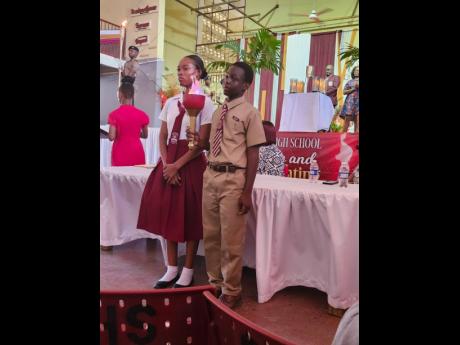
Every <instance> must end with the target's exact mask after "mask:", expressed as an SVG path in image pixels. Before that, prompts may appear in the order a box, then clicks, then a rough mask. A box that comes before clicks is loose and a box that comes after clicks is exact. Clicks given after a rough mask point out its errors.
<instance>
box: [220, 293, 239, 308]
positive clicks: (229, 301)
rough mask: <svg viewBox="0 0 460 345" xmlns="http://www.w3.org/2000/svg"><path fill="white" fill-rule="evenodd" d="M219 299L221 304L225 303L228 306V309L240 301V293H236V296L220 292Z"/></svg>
mask: <svg viewBox="0 0 460 345" xmlns="http://www.w3.org/2000/svg"><path fill="white" fill-rule="evenodd" d="M219 300H220V301H221V302H222V303H223V304H225V305H226V306H227V307H229V308H230V309H233V308H236V307H237V306H239V305H240V304H241V302H242V300H241V294H240V295H237V296H231V295H226V294H222V295H220V297H219Z"/></svg>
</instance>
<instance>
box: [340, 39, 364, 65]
mask: <svg viewBox="0 0 460 345" xmlns="http://www.w3.org/2000/svg"><path fill="white" fill-rule="evenodd" d="M339 55H340V60H345V59H348V61H347V62H345V67H346V68H351V66H353V65H354V64H355V62H357V61H359V47H354V46H352V45H351V44H348V48H347V49H346V50H344V51H343V52H341V53H340V54H339Z"/></svg>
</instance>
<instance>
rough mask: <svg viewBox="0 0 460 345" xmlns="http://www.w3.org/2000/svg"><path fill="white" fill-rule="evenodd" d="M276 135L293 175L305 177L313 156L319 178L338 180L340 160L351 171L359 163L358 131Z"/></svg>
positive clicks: (277, 142)
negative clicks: (317, 166) (318, 171)
mask: <svg viewBox="0 0 460 345" xmlns="http://www.w3.org/2000/svg"><path fill="white" fill-rule="evenodd" d="M276 136H277V137H276V144H277V146H278V148H279V149H280V150H281V152H283V154H284V156H285V158H286V161H285V163H286V164H288V166H289V170H290V171H291V175H292V176H293V177H301V178H302V177H303V178H306V177H307V176H308V175H307V173H306V172H307V171H308V170H309V169H310V162H311V161H312V160H313V159H316V161H317V162H318V165H319V170H320V177H319V178H320V180H337V177H338V172H339V168H340V164H341V162H342V161H346V162H348V165H349V166H350V172H353V171H354V169H355V168H356V166H357V165H358V162H359V154H358V150H357V148H356V146H357V145H358V142H359V137H358V135H357V134H350V133H305V132H277V133H276Z"/></svg>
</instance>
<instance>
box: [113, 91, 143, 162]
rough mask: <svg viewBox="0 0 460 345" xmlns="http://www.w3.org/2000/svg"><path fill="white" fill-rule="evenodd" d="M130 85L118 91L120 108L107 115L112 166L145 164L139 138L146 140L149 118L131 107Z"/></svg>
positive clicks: (131, 92) (132, 92)
mask: <svg viewBox="0 0 460 345" xmlns="http://www.w3.org/2000/svg"><path fill="white" fill-rule="evenodd" d="M133 96H134V87H133V85H132V84H129V83H123V84H122V85H121V86H120V88H119V89H118V100H119V102H120V104H121V105H120V107H119V108H118V109H116V110H114V111H112V112H111V113H110V114H109V119H108V123H109V124H110V128H109V140H110V141H113V146H112V166H124V165H138V164H145V153H144V148H143V147H142V143H141V139H140V138H147V135H148V127H147V125H148V124H149V117H148V116H147V114H146V113H144V112H143V111H142V110H139V109H137V108H136V107H135V106H133V105H131V104H132V100H133Z"/></svg>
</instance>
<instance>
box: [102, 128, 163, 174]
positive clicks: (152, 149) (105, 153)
mask: <svg viewBox="0 0 460 345" xmlns="http://www.w3.org/2000/svg"><path fill="white" fill-rule="evenodd" d="M101 128H102V129H103V130H105V131H107V132H108V131H109V125H102V126H101ZM159 135H160V129H159V128H156V127H149V135H148V137H147V139H141V142H142V146H143V147H144V152H145V163H146V164H156V163H157V162H158V159H159V158H160V147H159V144H158V137H159ZM112 145H113V142H111V141H110V140H109V139H101V142H100V167H101V168H103V167H109V166H111V165H112V164H111V155H112Z"/></svg>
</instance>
